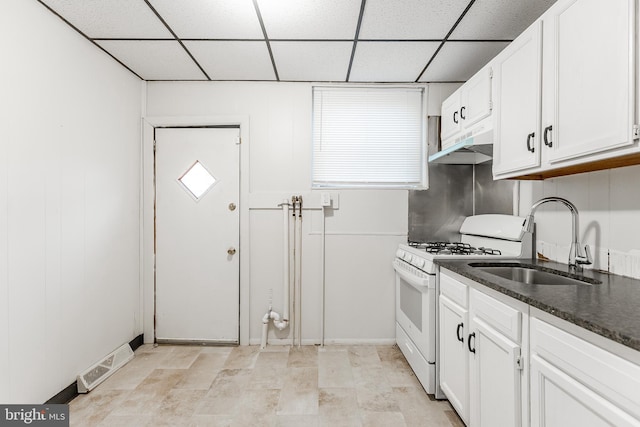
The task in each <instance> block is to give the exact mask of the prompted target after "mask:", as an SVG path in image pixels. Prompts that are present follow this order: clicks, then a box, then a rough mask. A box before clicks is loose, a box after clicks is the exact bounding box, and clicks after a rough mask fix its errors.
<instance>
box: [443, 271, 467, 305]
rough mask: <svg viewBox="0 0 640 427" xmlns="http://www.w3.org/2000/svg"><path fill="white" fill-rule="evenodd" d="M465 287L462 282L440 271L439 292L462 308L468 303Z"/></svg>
mask: <svg viewBox="0 0 640 427" xmlns="http://www.w3.org/2000/svg"><path fill="white" fill-rule="evenodd" d="M467 289H468V287H467V285H465V284H464V283H461V282H459V281H457V280H456V279H454V278H452V277H449V276H447V275H446V274H442V273H440V293H441V294H442V295H445V296H446V297H447V298H449V299H450V300H451V301H453V302H455V303H456V304H458V305H459V306H460V307H462V308H467V307H468V304H469V301H468V296H467V295H468V293H467Z"/></svg>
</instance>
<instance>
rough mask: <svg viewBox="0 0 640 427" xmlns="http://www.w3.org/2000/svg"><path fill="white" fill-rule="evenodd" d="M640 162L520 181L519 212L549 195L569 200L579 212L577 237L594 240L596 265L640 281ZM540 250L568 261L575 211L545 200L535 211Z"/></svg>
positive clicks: (599, 268) (585, 241) (586, 241)
mask: <svg viewBox="0 0 640 427" xmlns="http://www.w3.org/2000/svg"><path fill="white" fill-rule="evenodd" d="M638 182H640V166H630V167H625V168H619V169H609V170H604V171H597V172H589V173H583V174H578V175H572V176H565V177H559V178H552V179H548V180H545V181H523V182H521V183H520V203H519V206H520V212H519V214H520V215H521V216H525V215H527V213H528V212H529V209H530V207H531V205H532V204H533V203H534V202H535V201H537V200H539V199H541V198H543V197H547V196H558V197H563V198H565V199H567V200H570V201H571V202H572V203H574V204H575V205H576V207H577V208H578V211H579V213H580V216H579V221H580V224H579V225H580V231H579V235H578V240H579V241H580V242H582V243H583V244H589V245H590V247H591V254H592V256H593V258H594V264H593V265H592V266H591V268H595V269H598V270H603V271H608V272H611V273H614V274H619V275H623V276H628V277H634V278H638V279H640V186H638V185H637V183H638ZM535 220H536V227H537V251H538V252H539V253H541V254H542V255H544V256H545V257H547V258H549V259H552V260H554V261H559V262H564V263H566V262H567V260H568V254H569V246H570V243H571V215H570V214H569V211H568V210H567V209H566V208H565V207H564V206H561V205H559V204H546V205H543V206H541V207H540V209H538V211H537V212H536V215H535Z"/></svg>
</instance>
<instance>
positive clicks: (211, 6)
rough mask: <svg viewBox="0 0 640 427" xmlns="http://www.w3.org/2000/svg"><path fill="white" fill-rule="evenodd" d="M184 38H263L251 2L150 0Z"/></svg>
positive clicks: (173, 28)
mask: <svg viewBox="0 0 640 427" xmlns="http://www.w3.org/2000/svg"><path fill="white" fill-rule="evenodd" d="M150 3H151V4H152V5H153V7H154V8H155V9H156V11H157V12H158V13H159V14H160V16H162V18H163V19H164V20H165V22H166V23H167V24H169V26H170V27H171V29H172V30H173V32H174V33H176V35H177V36H178V38H183V39H262V38H264V37H263V34H262V29H261V28H260V21H258V15H257V14H256V10H255V8H254V7H253V2H252V1H251V0H190V1H176V0H150Z"/></svg>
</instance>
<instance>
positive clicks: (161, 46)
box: [97, 40, 206, 80]
mask: <svg viewBox="0 0 640 427" xmlns="http://www.w3.org/2000/svg"><path fill="white" fill-rule="evenodd" d="M97 43H98V44H99V45H100V46H102V47H103V48H104V49H105V50H106V51H108V52H109V53H111V54H112V55H113V56H115V57H116V58H118V59H119V60H120V61H121V62H122V63H123V64H125V65H126V66H127V67H129V68H131V69H132V70H133V71H134V72H135V73H137V74H138V75H139V76H140V77H142V78H143V79H145V80H206V77H205V75H204V74H203V73H202V71H200V69H199V68H198V66H197V65H196V64H195V62H193V60H192V59H191V58H190V57H189V55H188V54H187V53H186V51H185V50H184V49H183V48H182V46H180V44H179V43H178V42H177V41H170V40H160V41H158V40H156V41H152V40H140V41H138V40H136V41H130V40H102V41H99V42H97Z"/></svg>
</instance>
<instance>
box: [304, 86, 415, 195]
mask: <svg viewBox="0 0 640 427" xmlns="http://www.w3.org/2000/svg"><path fill="white" fill-rule="evenodd" d="M423 93H424V90H423V89H422V88H400V87H388V88H386V87H360V88H346V87H339V88H338V87H314V88H313V177H312V180H313V187H314V188H321V187H351V188H356V187H378V188H382V187H389V188H425V187H426V182H427V181H426V174H427V172H426V158H425V151H426V149H425V137H424V129H423V127H424V120H422V118H423V117H424V115H423Z"/></svg>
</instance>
